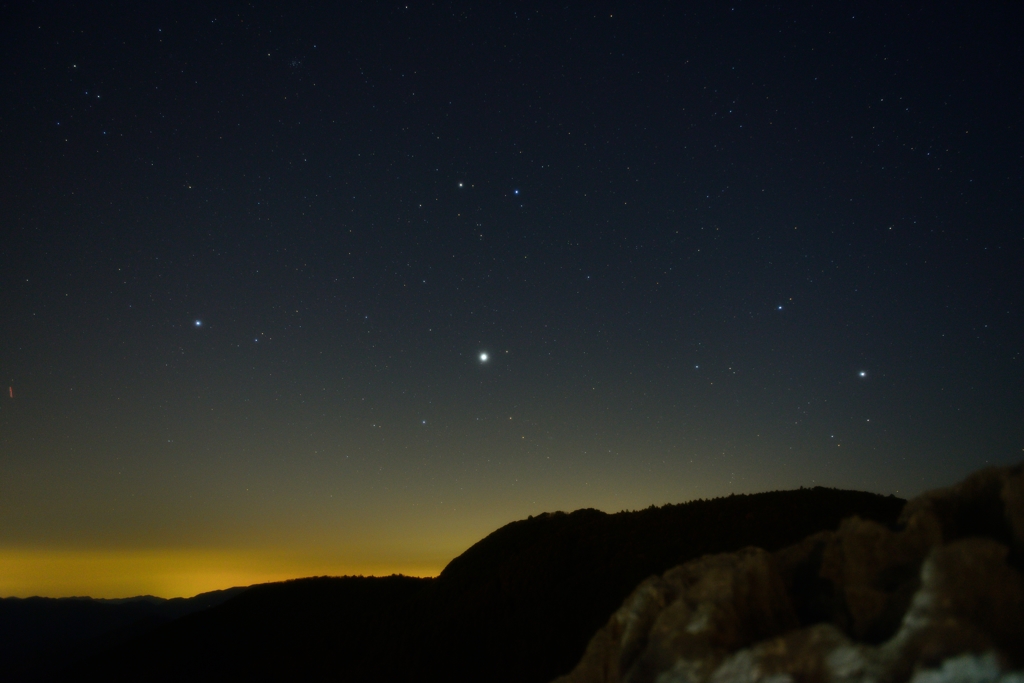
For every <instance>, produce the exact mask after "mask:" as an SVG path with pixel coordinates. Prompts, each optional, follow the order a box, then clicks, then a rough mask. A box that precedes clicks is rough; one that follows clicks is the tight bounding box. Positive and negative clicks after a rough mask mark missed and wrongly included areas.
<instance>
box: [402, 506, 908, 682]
mask: <svg viewBox="0 0 1024 683" xmlns="http://www.w3.org/2000/svg"><path fill="white" fill-rule="evenodd" d="M904 502H905V501H903V500H902V499H899V498H896V497H894V496H889V497H883V496H878V495H875V494H869V493H862V492H856V491H839V490H835V489H825V488H821V487H818V488H813V489H800V490H797V491H780V492H771V493H761V494H754V495H741V496H730V497H728V498H719V499H715V500H698V501H693V502H690V503H685V504H681V505H667V506H664V507H660V508H655V507H651V508H648V509H646V510H641V511H637V512H620V513H617V514H613V515H608V514H605V513H602V512H600V511H597V510H577V511H576V512H573V513H571V514H565V513H554V514H545V515H540V516H538V517H533V518H531V519H527V520H522V521H518V522H513V523H512V524H508V525H506V526H504V527H502V528H501V529H499V530H497V531H495V532H494V533H492V534H491V535H489V536H488V537H486V538H485V539H483V540H482V541H480V542H479V543H477V544H475V545H474V546H472V547H471V548H470V549H469V550H467V551H466V552H465V553H463V554H462V555H460V556H459V557H457V558H455V559H454V560H452V562H451V563H449V565H448V566H447V567H446V568H445V569H444V571H443V572H442V573H441V575H440V577H438V579H437V581H436V583H435V585H434V586H433V587H432V589H433V593H434V595H433V596H432V597H433V602H434V606H433V609H432V611H431V612H430V623H431V624H432V626H431V628H430V629H428V633H429V634H431V636H430V637H429V638H427V639H426V641H425V644H426V647H424V648H422V649H423V650H424V651H425V652H424V654H423V656H422V657H421V661H423V662H424V663H427V662H429V668H430V670H433V671H438V672H444V675H445V677H450V678H451V679H453V680H470V679H472V678H473V677H474V672H480V671H489V678H490V679H491V680H494V681H547V680H550V679H551V678H553V677H554V676H556V675H558V674H559V673H564V672H566V671H568V670H569V669H571V668H572V666H573V665H574V664H575V662H576V661H578V657H579V655H580V654H582V652H583V650H584V648H585V647H586V644H587V641H588V640H589V638H590V636H591V635H592V634H593V632H594V631H595V630H597V628H600V627H601V626H603V625H604V623H605V621H606V620H607V618H608V615H609V614H610V613H611V612H613V611H614V610H615V609H616V608H617V607H618V606H619V605H620V604H621V603H622V600H624V599H625V597H626V596H627V595H628V594H629V593H630V592H631V591H632V590H633V588H634V587H635V586H636V584H637V583H639V582H640V581H642V580H643V579H645V578H647V577H648V576H650V575H652V574H658V573H661V572H664V571H665V570H667V569H669V568H670V567H673V566H675V565H677V564H680V563H682V562H685V561H687V560H690V559H693V558H696V557H699V556H701V555H704V554H706V553H718V552H726V551H731V550H736V549H738V548H741V547H744V546H747V545H756V546H759V547H762V548H765V549H767V550H777V549H779V548H782V547H784V546H786V545H789V544H792V543H796V542H797V541H800V540H802V539H803V538H804V537H805V536H807V535H808V534H811V533H814V532H816V531H821V530H824V529H834V528H835V527H836V526H838V524H839V522H840V520H842V519H843V518H844V517H848V516H850V515H853V514H856V515H859V516H861V517H865V518H870V519H874V520H877V521H880V522H882V523H885V524H888V525H893V524H895V520H896V518H897V517H898V515H899V513H900V510H901V509H902V507H903V504H904ZM482 626H485V628H481V627H482ZM453 643H458V646H457V647H453V646H452V645H449V644H453ZM524 653H528V656H524ZM431 655H434V657H433V658H431ZM495 662H502V667H501V670H500V671H498V670H494V669H493V667H494V663H495Z"/></svg>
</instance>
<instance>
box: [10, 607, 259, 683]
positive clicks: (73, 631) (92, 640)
mask: <svg viewBox="0 0 1024 683" xmlns="http://www.w3.org/2000/svg"><path fill="white" fill-rule="evenodd" d="M244 590H245V588H230V589H228V590H222V591H213V592H211V593H203V594H201V595H197V596H195V597H193V598H187V599H186V598H174V599H172V600H165V599H163V598H155V597H153V596H151V595H145V596H140V597H136V598H126V599H123V600H94V599H92V598H59V599H57V598H27V599H19V598H0V680H3V681H6V680H12V681H20V680H37V679H40V678H45V677H46V676H47V675H49V674H52V673H54V672H55V671H59V670H61V669H62V668H63V667H65V666H67V665H69V664H70V663H72V662H75V661H76V660H78V659H80V658H82V657H83V656H86V655H88V654H91V653H95V652H97V651H100V650H105V649H107V648H112V647H114V646H116V645H119V644H121V643H124V642H126V641H128V640H131V639H132V638H134V637H136V636H137V635H138V634H140V633H145V632H147V631H151V630H153V629H155V628H156V627H158V626H160V625H161V624H166V623H168V622H170V621H174V620H175V619H180V618H181V617H183V616H185V615H187V614H192V613H194V612H199V611H202V610H206V609H209V608H211V607H214V606H216V605H219V604H221V603H222V602H224V601H226V600H228V599H229V598H232V597H234V596H236V595H238V594H239V593H241V592H242V591H244Z"/></svg>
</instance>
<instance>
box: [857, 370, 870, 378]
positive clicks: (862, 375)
mask: <svg viewBox="0 0 1024 683" xmlns="http://www.w3.org/2000/svg"><path fill="white" fill-rule="evenodd" d="M857 374H858V375H860V376H861V377H867V376H868V373H867V372H865V371H864V370H861V371H860V372H858V373H857Z"/></svg>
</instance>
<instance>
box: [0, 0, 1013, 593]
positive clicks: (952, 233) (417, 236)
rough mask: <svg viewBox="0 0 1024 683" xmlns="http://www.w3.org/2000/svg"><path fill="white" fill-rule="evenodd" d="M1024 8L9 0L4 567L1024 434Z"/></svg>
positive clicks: (106, 560) (76, 583)
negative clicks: (1022, 30) (1022, 33)
mask: <svg viewBox="0 0 1024 683" xmlns="http://www.w3.org/2000/svg"><path fill="white" fill-rule="evenodd" d="M1022 19H1024V9H1022V7H1021V5H1020V3H1011V2H992V3H988V2H981V3H923V2H914V3H902V2H891V3H890V2H887V3H846V2H842V3H811V2H794V3H788V4H782V5H779V4H767V3H750V2H735V3H710V2H705V3H665V2H649V3H624V2H576V1H575V0H569V1H568V2H562V3H540V2H538V3H530V2H502V1H498V2H487V3H468V2H436V3H426V2H409V3H408V4H406V3H403V2H397V3H396V2H362V3H360V2H353V3H328V2H310V3H271V2H251V3H250V2H216V1H214V2H203V3H194V2H176V3H97V2H62V3H52V2H34V3H29V2H6V3H0V159H2V164H0V174H2V179H0V374H2V379H3V396H2V398H0V595H34V594H41V595H52V596H61V595H82V594H87V595H94V596H102V597H123V596H126V595H134V594H139V593H152V594H155V595H162V596H167V597H170V596H177V595H192V594H195V593H198V592H200V591H203V590H212V589H216V588H224V587H227V586H230V585H238V584H249V583H254V582H258V581H266V580H276V579H284V578H291V577H297V576H306V575H313V574H390V573H392V572H403V573H407V574H413V575H420V576H427V575H435V574H436V573H437V572H439V571H440V569H441V568H442V567H443V566H444V565H445V564H446V563H447V561H448V560H450V559H451V558H452V557H454V556H456V555H457V554H459V553H460V552H462V551H463V550H465V549H466V548H467V547H468V546H469V545H471V544H472V543H473V542H475V541H476V540H478V539H479V538H481V537H482V536H484V535H486V534H487V533H489V532H490V531H492V530H493V529H495V528H497V527H499V526H501V525H503V524H505V523H508V522H510V521H513V520H515V519H520V518H523V517H526V516H527V515H530V514H537V513H540V512H543V511H552V510H559V509H561V510H572V509H577V508H581V507H594V508H599V509H602V510H606V511H609V512H614V511H618V510H623V509H637V508H643V507H647V506H648V505H651V504H659V505H660V504H665V503H677V502H683V501H686V500H691V499H694V498H708V497H714V496H721V495H728V494H730V493H733V492H735V493H746V492H756V491H765V490H773V489H782V488H796V487H799V486H814V485H826V486H834V487H842V488H853V489H863V490H869V491H876V492H880V493H884V494H889V493H896V494H897V495H900V496H904V497H907V496H912V495H914V494H917V493H919V492H921V491H922V490H925V489H927V488H932V487H936V486H943V485H948V484H951V483H953V482H955V481H956V480H957V479H959V478H961V477H963V476H964V475H965V474H967V473H968V472H970V471H972V470H974V469H977V468H979V467H983V466H985V465H987V464H992V465H995V464H1007V463H1011V462H1016V461H1019V460H1020V459H1021V458H1022V457H1024V390H1022V387H1024V357H1022V349H1024V316H1022V304H1024V276H1022V274H1024V223H1022V213H1024V184H1022V180H1024V177H1022V173H1024V138H1022V133H1024V125H1022V124H1024V117H1022V111H1024V86H1022V84H1024V47H1022V46H1024V43H1022V42H1021V41H1020V40H1019V33H1020V28H1021V26H1024V21H1022ZM484 354H486V357H485V356H484Z"/></svg>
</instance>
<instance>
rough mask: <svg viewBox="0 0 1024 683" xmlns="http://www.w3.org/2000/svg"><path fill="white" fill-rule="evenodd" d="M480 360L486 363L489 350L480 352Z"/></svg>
mask: <svg viewBox="0 0 1024 683" xmlns="http://www.w3.org/2000/svg"><path fill="white" fill-rule="evenodd" d="M480 362H481V363H486V362H487V352H484V353H481V354H480Z"/></svg>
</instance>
